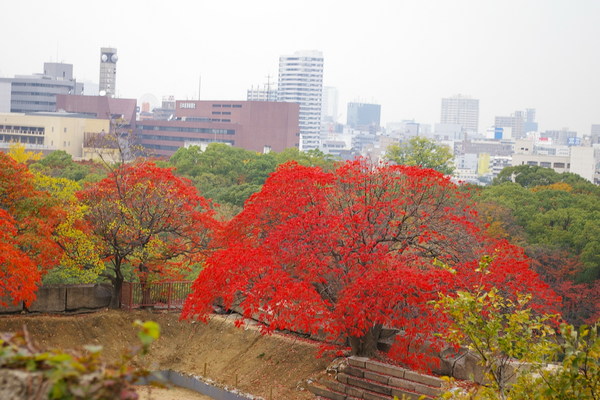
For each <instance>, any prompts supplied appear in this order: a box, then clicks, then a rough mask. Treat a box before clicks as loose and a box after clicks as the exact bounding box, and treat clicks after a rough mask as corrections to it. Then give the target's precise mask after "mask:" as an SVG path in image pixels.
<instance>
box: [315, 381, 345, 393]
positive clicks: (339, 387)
mask: <svg viewBox="0 0 600 400" xmlns="http://www.w3.org/2000/svg"><path fill="white" fill-rule="evenodd" d="M319 383H320V384H321V385H323V386H325V387H327V388H328V389H331V390H333V391H336V392H340V393H344V392H346V385H344V384H343V383H341V382H338V381H332V380H329V379H322V380H320V381H319Z"/></svg>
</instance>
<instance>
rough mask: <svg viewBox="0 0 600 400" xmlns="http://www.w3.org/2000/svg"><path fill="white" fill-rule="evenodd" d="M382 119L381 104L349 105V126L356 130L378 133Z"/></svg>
mask: <svg viewBox="0 0 600 400" xmlns="http://www.w3.org/2000/svg"><path fill="white" fill-rule="evenodd" d="M380 118H381V106H380V105H379V104H367V103H348V114H347V124H348V125H349V126H350V127H351V128H354V129H361V130H369V131H377V130H379V124H380Z"/></svg>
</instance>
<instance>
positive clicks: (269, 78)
mask: <svg viewBox="0 0 600 400" xmlns="http://www.w3.org/2000/svg"><path fill="white" fill-rule="evenodd" d="M265 100H266V101H271V74H267V98H266V99H265Z"/></svg>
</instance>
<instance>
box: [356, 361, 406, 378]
mask: <svg viewBox="0 0 600 400" xmlns="http://www.w3.org/2000/svg"><path fill="white" fill-rule="evenodd" d="M365 366H366V368H367V369H368V370H371V371H374V372H377V373H380V374H385V375H390V376H394V377H396V378H403V377H404V373H405V371H406V370H405V369H404V368H400V367H396V366H395V365H389V364H384V363H380V362H377V361H371V360H369V361H367V362H366V363H365Z"/></svg>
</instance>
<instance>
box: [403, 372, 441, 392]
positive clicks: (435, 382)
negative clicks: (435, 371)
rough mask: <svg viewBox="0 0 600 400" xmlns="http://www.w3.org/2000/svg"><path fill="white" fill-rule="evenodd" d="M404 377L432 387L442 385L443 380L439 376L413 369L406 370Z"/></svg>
mask: <svg viewBox="0 0 600 400" xmlns="http://www.w3.org/2000/svg"><path fill="white" fill-rule="evenodd" d="M404 379H408V380H411V381H414V382H419V383H424V384H425V385H429V386H433V387H438V388H439V387H442V385H443V383H444V381H442V380H441V379H440V378H437V377H435V376H431V375H424V374H420V373H418V372H414V371H406V373H405V374H404Z"/></svg>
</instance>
